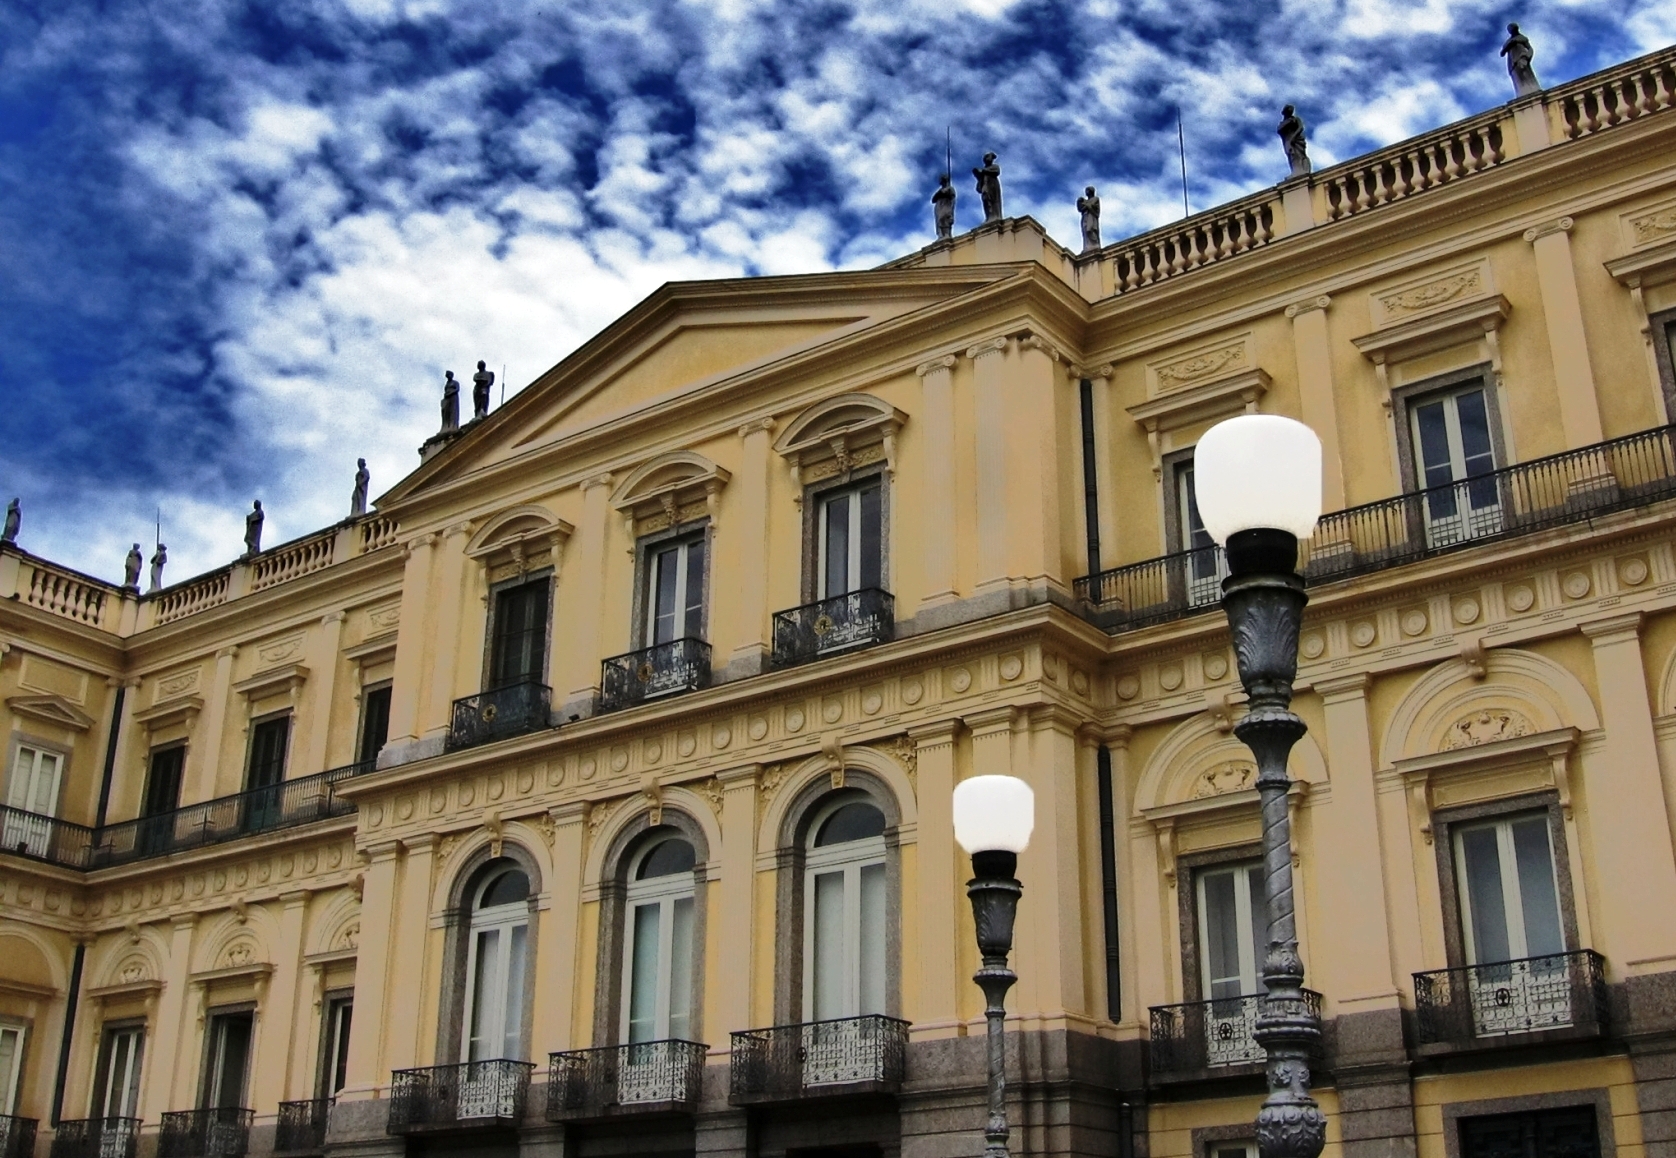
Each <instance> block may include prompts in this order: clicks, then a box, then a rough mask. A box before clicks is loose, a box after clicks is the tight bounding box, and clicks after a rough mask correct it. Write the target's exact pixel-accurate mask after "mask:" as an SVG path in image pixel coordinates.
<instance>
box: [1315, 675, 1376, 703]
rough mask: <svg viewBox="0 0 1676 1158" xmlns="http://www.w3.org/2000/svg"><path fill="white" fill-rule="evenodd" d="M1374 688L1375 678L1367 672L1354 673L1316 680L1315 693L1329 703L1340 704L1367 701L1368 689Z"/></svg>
mask: <svg viewBox="0 0 1676 1158" xmlns="http://www.w3.org/2000/svg"><path fill="white" fill-rule="evenodd" d="M1372 686H1373V677H1372V676H1370V675H1368V673H1367V672H1353V673H1352V674H1350V675H1341V676H1333V677H1332V678H1331V679H1324V680H1316V681H1315V693H1316V694H1317V695H1318V696H1320V697H1321V698H1322V699H1323V700H1324V701H1326V702H1327V703H1338V702H1340V701H1343V700H1360V699H1366V698H1367V694H1368V688H1370V687H1372Z"/></svg>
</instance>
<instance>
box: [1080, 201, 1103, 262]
mask: <svg viewBox="0 0 1676 1158" xmlns="http://www.w3.org/2000/svg"><path fill="white" fill-rule="evenodd" d="M1077 212H1078V213H1080V214H1082V251H1083V252H1084V253H1089V252H1091V251H1093V250H1096V249H1099V248H1100V199H1099V198H1098V197H1096V196H1095V195H1094V186H1092V185H1090V186H1089V187H1088V188H1087V189H1086V190H1085V191H1084V195H1083V196H1081V197H1078V198H1077Z"/></svg>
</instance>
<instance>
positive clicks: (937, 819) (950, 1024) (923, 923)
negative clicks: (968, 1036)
mask: <svg viewBox="0 0 1676 1158" xmlns="http://www.w3.org/2000/svg"><path fill="white" fill-rule="evenodd" d="M957 729H958V725H957V724H956V722H955V721H953V720H940V721H938V722H937V723H934V724H925V725H923V726H921V727H917V728H910V729H909V730H908V735H909V737H910V738H911V739H912V740H913V742H914V751H915V759H916V766H917V768H918V770H919V771H918V785H917V789H916V794H917V796H918V800H919V850H918V852H917V854H916V855H917V857H918V875H919V881H918V885H919V896H918V898H917V902H916V904H915V913H916V916H917V918H918V924H919V928H918V930H917V932H916V937H917V939H918V949H919V975H918V976H917V977H915V978H914V979H913V982H914V984H915V985H916V986H917V989H918V992H917V993H916V994H914V996H913V1000H912V1004H911V1005H908V1006H907V1008H908V1014H907V1016H908V1017H909V1019H910V1020H911V1021H912V1022H913V1023H914V1036H915V1038H920V1037H948V1036H951V1035H953V1034H954V1033H956V1032H957V1029H958V1026H959V1025H960V1011H959V1002H958V1000H957V994H958V993H959V992H960V986H961V985H963V984H964V983H965V980H966V979H965V978H962V977H961V976H960V971H959V955H958V952H957V949H956V946H957V944H958V942H957V940H956V936H957V930H958V928H959V926H958V923H957V922H956V920H955V913H956V911H957V909H958V907H959V906H960V905H963V904H964V903H965V897H964V895H963V893H964V890H963V889H962V887H961V884H962V881H963V880H964V879H965V877H964V875H962V872H961V862H962V861H964V860H965V857H964V856H963V855H962V853H961V850H960V849H959V848H958V847H957V846H956V845H955V842H954V779H955V768H954V754H955V753H954V740H955V733H956V731H957ZM965 875H969V874H965ZM905 1004H906V1003H905Z"/></svg>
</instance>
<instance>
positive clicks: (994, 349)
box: [966, 338, 1007, 362]
mask: <svg viewBox="0 0 1676 1158" xmlns="http://www.w3.org/2000/svg"><path fill="white" fill-rule="evenodd" d="M1006 348H1007V339H1006V338H986V339H984V340H983V341H981V342H979V343H977V345H975V346H968V347H966V356H967V357H968V358H970V359H972V360H973V361H974V362H975V361H977V360H978V359H979V358H981V357H983V356H984V355H986V354H999V353H1001V352H1002V351H1004V350H1005V349H1006Z"/></svg>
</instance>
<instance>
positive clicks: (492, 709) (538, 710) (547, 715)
mask: <svg viewBox="0 0 1676 1158" xmlns="http://www.w3.org/2000/svg"><path fill="white" fill-rule="evenodd" d="M552 726H553V692H552V689H551V688H549V687H548V686H547V685H546V684H538V683H536V682H535V681H534V680H525V681H523V682H521V683H515V684H507V685H506V686H505V687H503V688H495V689H494V690H493V691H487V692H478V693H477V694H476V695H475V696H467V697H465V698H464V699H461V700H455V701H454V718H453V721H452V722H451V723H450V725H449V728H448V749H449V751H457V750H458V749H460V748H472V747H475V746H476V745H478V744H488V743H491V742H493V741H495V740H506V739H510V738H511V737H513V736H522V735H524V734H525V733H527V732H538V731H540V730H541V729H543V728H550V727H552Z"/></svg>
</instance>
